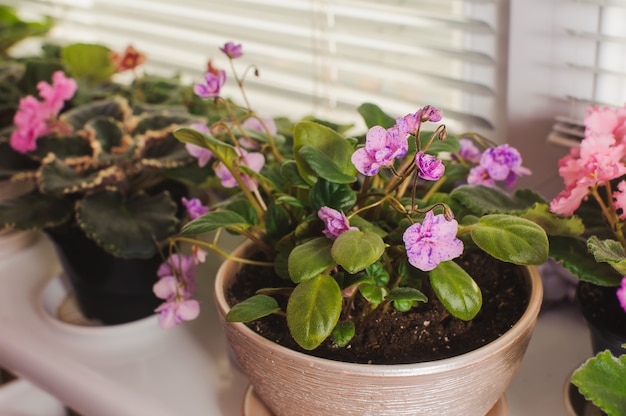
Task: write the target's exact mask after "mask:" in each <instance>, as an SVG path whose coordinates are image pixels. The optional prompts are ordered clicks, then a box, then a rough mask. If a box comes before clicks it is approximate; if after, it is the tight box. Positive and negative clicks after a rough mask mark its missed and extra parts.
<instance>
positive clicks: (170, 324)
mask: <svg viewBox="0 0 626 416" xmlns="http://www.w3.org/2000/svg"><path fill="white" fill-rule="evenodd" d="M154 311H155V312H156V313H158V314H159V316H158V320H159V325H160V326H161V328H163V329H172V328H174V327H175V326H176V325H178V324H180V323H182V322H183V321H192V320H194V319H196V318H197V317H198V315H200V304H199V303H198V301H197V300H195V299H184V298H174V299H172V300H168V301H166V302H163V303H162V304H161V305H160V306H159V307H158V308H156V309H155V310H154Z"/></svg>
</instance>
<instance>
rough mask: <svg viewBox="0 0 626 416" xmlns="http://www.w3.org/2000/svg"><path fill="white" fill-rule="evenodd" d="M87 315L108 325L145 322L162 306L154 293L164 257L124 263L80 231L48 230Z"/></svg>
mask: <svg viewBox="0 0 626 416" xmlns="http://www.w3.org/2000/svg"><path fill="white" fill-rule="evenodd" d="M46 233H47V235H48V236H49V237H50V239H51V240H52V242H53V243H54V246H55V250H56V253H57V256H58V258H59V261H60V263H61V266H62V268H63V270H64V273H65V276H66V278H67V279H68V280H69V282H70V285H71V286H72V288H73V290H74V294H75V296H76V299H77V302H78V306H79V308H80V310H81V311H82V313H83V315H84V316H85V317H86V318H88V319H92V320H98V321H100V322H101V323H103V324H105V325H116V324H122V323H127V322H132V321H135V320H138V319H141V318H145V317H147V316H150V315H152V314H153V313H154V309H155V308H156V307H157V306H158V305H159V304H160V303H161V302H162V300H160V299H158V298H157V297H156V296H154V294H153V293H152V286H153V285H154V283H155V282H156V281H157V275H156V272H157V269H158V268H159V265H160V264H161V262H162V261H163V260H162V257H161V256H160V255H158V254H157V255H156V256H154V257H152V258H149V259H124V258H119V257H114V256H112V255H111V254H108V253H106V252H105V251H104V250H102V249H101V248H100V247H99V246H97V245H96V244H95V243H94V242H93V241H92V240H90V239H88V238H87V237H86V236H85V234H84V233H83V232H82V230H80V229H79V228H78V227H76V226H74V227H63V228H55V229H48V230H46Z"/></svg>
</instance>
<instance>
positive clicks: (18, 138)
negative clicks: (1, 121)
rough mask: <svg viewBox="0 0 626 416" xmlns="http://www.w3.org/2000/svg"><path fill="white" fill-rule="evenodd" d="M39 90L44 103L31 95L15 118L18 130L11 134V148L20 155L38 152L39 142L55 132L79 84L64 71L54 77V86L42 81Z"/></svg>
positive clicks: (25, 99)
mask: <svg viewBox="0 0 626 416" xmlns="http://www.w3.org/2000/svg"><path fill="white" fill-rule="evenodd" d="M37 89H38V90H39V94H40V95H41V97H42V98H43V99H44V100H43V102H41V101H38V100H37V99H36V98H35V97H34V96H32V95H27V96H25V97H23V98H22V99H20V104H19V108H18V110H17V112H16V113H15V116H14V117H13V124H14V125H15V130H14V131H13V132H12V133H11V138H10V144H11V147H12V148H13V149H15V150H16V151H18V152H20V153H26V152H29V151H32V150H35V149H36V148H37V143H36V142H37V139H38V138H39V137H41V136H43V135H45V134H48V133H50V132H51V131H53V130H54V128H53V125H54V123H55V122H56V119H57V116H58V115H59V112H61V110H62V109H63V106H64V105H65V101H66V100H69V99H70V98H72V97H73V96H74V93H75V92H76V81H74V80H73V79H71V78H66V77H65V74H64V73H63V71H56V72H55V73H54V74H52V85H50V84H48V83H47V82H45V81H40V82H39V83H38V84H37Z"/></svg>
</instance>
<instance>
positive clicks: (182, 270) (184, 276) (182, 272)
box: [155, 253, 198, 299]
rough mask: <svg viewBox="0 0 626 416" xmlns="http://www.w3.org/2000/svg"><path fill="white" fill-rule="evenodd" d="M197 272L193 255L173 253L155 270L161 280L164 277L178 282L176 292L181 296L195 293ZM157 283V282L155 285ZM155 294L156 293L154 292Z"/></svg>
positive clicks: (189, 295)
mask: <svg viewBox="0 0 626 416" xmlns="http://www.w3.org/2000/svg"><path fill="white" fill-rule="evenodd" d="M197 272H198V263H197V262H196V261H195V259H194V258H193V256H187V255H184V254H179V253H174V254H172V255H171V256H169V257H168V258H167V260H165V261H164V262H163V263H161V266H159V269H158V270H157V276H158V277H159V278H160V279H161V280H163V279H164V278H173V279H174V280H175V281H176V282H178V283H177V284H178V289H177V292H178V294H180V295H181V296H185V297H191V296H194V295H195V294H196V277H195V276H196V273H197ZM158 284H159V282H157V283H156V284H155V287H156V286H157V285H158ZM162 293H163V292H162ZM155 294H156V293H155ZM157 296H158V297H160V298H161V299H168V298H167V297H161V296H159V295H158V294H157Z"/></svg>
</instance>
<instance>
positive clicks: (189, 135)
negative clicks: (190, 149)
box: [174, 127, 238, 167]
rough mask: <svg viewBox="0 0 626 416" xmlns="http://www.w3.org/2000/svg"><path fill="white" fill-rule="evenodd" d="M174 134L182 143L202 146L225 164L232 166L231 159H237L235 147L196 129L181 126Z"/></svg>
mask: <svg viewBox="0 0 626 416" xmlns="http://www.w3.org/2000/svg"><path fill="white" fill-rule="evenodd" d="M174 136H175V137H176V138H177V139H178V140H180V141H181V142H183V143H191V144H195V145H196V146H200V147H204V148H205V149H209V150H210V151H212V152H213V154H214V155H215V157H217V158H218V159H219V160H220V161H221V162H222V163H224V164H226V166H229V167H232V165H233V161H234V160H236V159H237V157H238V156H237V152H236V151H235V148H234V147H233V146H231V145H229V144H227V143H224V142H221V141H219V140H217V139H216V138H214V137H212V136H209V135H207V134H204V133H202V132H199V131H198V130H195V129H191V128H188V127H183V128H180V129H177V130H176V131H175V132H174Z"/></svg>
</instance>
